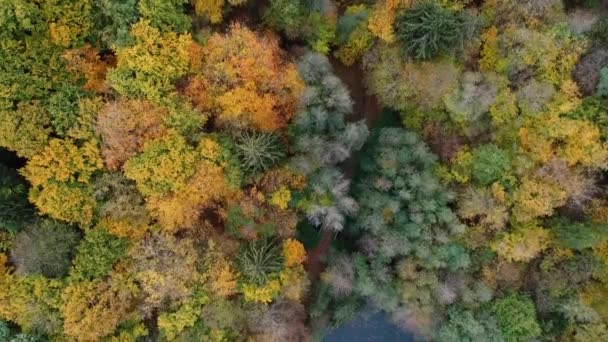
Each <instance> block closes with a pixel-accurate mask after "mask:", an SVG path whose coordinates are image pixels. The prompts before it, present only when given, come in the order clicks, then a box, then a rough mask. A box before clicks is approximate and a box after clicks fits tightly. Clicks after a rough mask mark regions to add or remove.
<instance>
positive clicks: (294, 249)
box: [283, 239, 306, 267]
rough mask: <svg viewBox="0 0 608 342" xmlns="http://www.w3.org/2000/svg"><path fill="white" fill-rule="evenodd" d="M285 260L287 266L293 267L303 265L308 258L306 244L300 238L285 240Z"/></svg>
mask: <svg viewBox="0 0 608 342" xmlns="http://www.w3.org/2000/svg"><path fill="white" fill-rule="evenodd" d="M283 260H284V262H285V266H287V267H293V266H298V265H301V264H302V263H303V262H304V260H306V250H305V249H304V245H302V243H301V242H300V241H298V240H294V239H286V240H285V241H283Z"/></svg>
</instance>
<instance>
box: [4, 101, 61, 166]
mask: <svg viewBox="0 0 608 342" xmlns="http://www.w3.org/2000/svg"><path fill="white" fill-rule="evenodd" d="M0 123H1V125H0V146H2V147H5V148H7V149H9V150H11V151H15V152H17V154H18V155H19V156H21V157H32V156H34V155H36V154H38V153H40V152H42V150H43V149H44V146H46V144H47V142H48V139H49V137H48V136H49V134H50V132H51V131H52V130H51V128H50V127H49V126H50V119H49V116H48V113H47V111H46V110H45V109H44V107H43V106H42V105H41V104H40V103H38V102H31V103H26V102H22V103H20V104H19V105H17V108H16V110H9V109H0Z"/></svg>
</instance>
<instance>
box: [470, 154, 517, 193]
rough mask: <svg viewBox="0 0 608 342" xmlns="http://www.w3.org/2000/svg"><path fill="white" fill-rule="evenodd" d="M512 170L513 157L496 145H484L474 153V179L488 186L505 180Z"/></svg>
mask: <svg viewBox="0 0 608 342" xmlns="http://www.w3.org/2000/svg"><path fill="white" fill-rule="evenodd" d="M510 170H511V157H510V156H509V154H508V153H507V152H506V151H504V150H502V149H500V148H499V147H497V146H496V145H494V144H488V145H482V146H480V147H478V148H477V149H475V150H474V151H473V170H472V171H473V179H474V180H475V181H477V183H478V184H480V185H483V186H487V185H490V184H492V183H494V182H496V181H500V180H503V179H504V177H505V176H507V175H508V173H509V171H510Z"/></svg>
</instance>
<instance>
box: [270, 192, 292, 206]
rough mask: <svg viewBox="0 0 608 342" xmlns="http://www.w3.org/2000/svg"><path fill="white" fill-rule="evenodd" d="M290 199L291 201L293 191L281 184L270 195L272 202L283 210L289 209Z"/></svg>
mask: <svg viewBox="0 0 608 342" xmlns="http://www.w3.org/2000/svg"><path fill="white" fill-rule="evenodd" d="M289 201H291V191H289V189H288V188H287V187H285V186H281V187H280V188H279V189H278V190H277V191H275V192H273V193H272V195H271V197H270V204H272V205H274V206H276V207H278V208H280V209H283V210H284V209H287V206H288V204H289Z"/></svg>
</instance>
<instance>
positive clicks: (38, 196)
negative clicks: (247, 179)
mask: <svg viewBox="0 0 608 342" xmlns="http://www.w3.org/2000/svg"><path fill="white" fill-rule="evenodd" d="M29 199H30V202H32V203H34V204H35V205H36V207H37V208H38V210H40V212H41V213H45V214H47V215H49V216H50V217H52V218H55V219H57V220H62V221H67V222H72V223H77V224H80V225H81V226H83V227H87V226H89V224H90V223H91V221H92V220H93V211H94V209H95V200H94V199H93V196H92V195H91V193H90V191H89V189H88V188H87V187H83V186H79V185H75V184H69V183H60V182H49V183H47V184H45V185H44V186H41V187H37V188H32V189H31V190H30V194H29Z"/></svg>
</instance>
